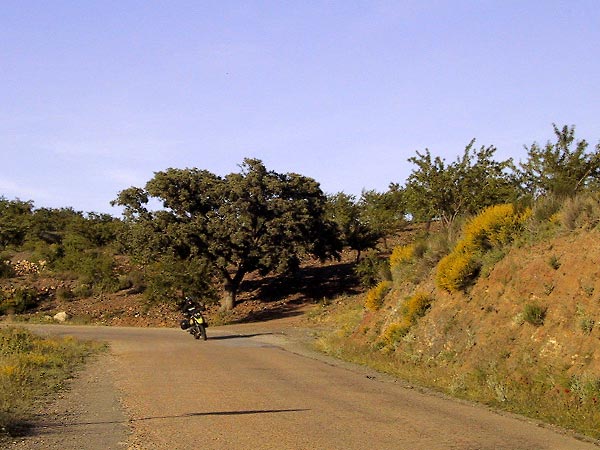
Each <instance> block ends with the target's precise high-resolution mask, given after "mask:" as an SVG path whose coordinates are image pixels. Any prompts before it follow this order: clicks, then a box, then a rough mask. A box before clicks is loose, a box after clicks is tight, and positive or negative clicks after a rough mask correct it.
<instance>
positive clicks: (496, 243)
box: [463, 204, 531, 251]
mask: <svg viewBox="0 0 600 450" xmlns="http://www.w3.org/2000/svg"><path fill="white" fill-rule="evenodd" d="M530 215H531V210H529V209H525V210H524V211H523V212H521V213H519V212H517V211H515V208H514V206H513V205H511V204H505V205H496V206H490V207H489V208H486V209H485V210H484V211H483V212H482V213H481V214H479V215H477V216H475V217H474V218H473V219H471V220H470V221H469V222H467V223H466V225H465V226H464V228H463V235H464V238H463V240H464V241H466V244H467V245H468V246H470V247H473V248H474V249H476V250H480V251H484V250H489V249H492V248H496V247H500V246H502V245H505V244H508V243H509V242H511V241H512V240H513V239H514V238H515V236H517V235H518V233H519V232H520V231H521V230H522V228H523V224H524V223H525V221H526V220H527V219H528V218H529V216H530Z"/></svg>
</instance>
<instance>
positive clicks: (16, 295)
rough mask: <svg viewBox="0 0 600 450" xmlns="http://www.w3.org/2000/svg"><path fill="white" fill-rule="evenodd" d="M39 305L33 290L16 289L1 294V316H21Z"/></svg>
mask: <svg viewBox="0 0 600 450" xmlns="http://www.w3.org/2000/svg"><path fill="white" fill-rule="evenodd" d="M37 303H38V294H37V292H36V291H35V290H33V289H27V288H16V289H12V290H10V291H8V292H7V291H2V292H0V314H19V313H22V312H24V311H26V310H27V309H28V308H30V307H32V306H34V305H36V304H37Z"/></svg>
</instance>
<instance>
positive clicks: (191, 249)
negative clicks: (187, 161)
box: [113, 159, 339, 309]
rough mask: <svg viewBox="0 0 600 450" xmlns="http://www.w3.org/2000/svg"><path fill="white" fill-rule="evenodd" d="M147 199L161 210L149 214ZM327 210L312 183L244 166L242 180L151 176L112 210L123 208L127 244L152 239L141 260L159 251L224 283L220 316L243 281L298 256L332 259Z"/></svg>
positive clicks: (254, 163) (197, 174)
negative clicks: (198, 265)
mask: <svg viewBox="0 0 600 450" xmlns="http://www.w3.org/2000/svg"><path fill="white" fill-rule="evenodd" d="M151 198H155V199H158V200H160V201H161V202H162V205H163V209H161V210H158V211H150V210H149V209H148V208H147V207H146V206H147V204H148V202H149V200H150V199H151ZM325 202H326V198H325V195H324V194H323V192H322V191H321V189H320V187H319V185H318V183H317V182H316V181H314V180H313V179H311V178H307V177H304V176H301V175H298V174H293V173H288V174H279V173H276V172H273V171H268V170H267V169H266V168H265V166H264V165H263V163H262V162H261V161H259V160H257V159H245V160H244V162H243V164H242V165H241V172H240V173H231V174H229V175H227V176H225V177H223V178H222V177H219V176H217V175H215V174H212V173H211V172H209V171H206V170H198V169H167V170H166V171H164V172H157V173H156V174H155V176H154V178H152V179H151V180H150V181H149V182H148V183H147V184H146V187H145V189H140V188H135V187H133V188H129V189H126V190H124V191H122V192H121V193H120V194H119V196H118V198H117V200H116V201H115V202H113V204H115V203H116V204H119V205H121V206H124V207H125V211H124V216H125V218H126V220H127V222H128V223H130V224H132V225H133V226H134V229H133V231H131V232H130V236H132V237H133V238H134V239H136V240H137V242H140V241H141V240H143V239H144V238H150V240H149V241H147V243H146V248H147V249H148V250H147V252H148V253H147V256H148V255H149V254H150V253H151V250H152V249H160V248H162V249H163V251H164V250H165V249H170V251H172V252H173V253H174V254H176V255H177V256H178V257H179V258H182V259H188V260H192V259H197V258H203V259H205V260H206V261H207V262H208V264H210V266H211V267H212V268H213V270H214V273H216V274H217V275H218V276H219V277H220V278H221V280H222V282H223V291H224V295H223V297H222V306H223V308H224V309H232V308H233V307H234V305H235V300H236V295H237V293H238V290H239V287H240V284H241V283H242V280H243V279H244V277H245V275H246V274H248V273H250V272H252V271H255V270H258V271H259V272H260V273H262V274H266V273H269V272H272V271H289V270H294V269H296V268H297V267H298V266H299V263H300V258H301V257H302V255H304V254H312V255H314V256H316V257H319V258H322V259H323V258H327V257H330V256H336V255H337V251H338V247H339V246H338V242H337V240H336V233H335V226H334V224H333V223H331V222H330V221H328V220H326V219H325ZM136 245H137V244H136Z"/></svg>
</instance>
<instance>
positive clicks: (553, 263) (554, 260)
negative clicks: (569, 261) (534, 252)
mask: <svg viewBox="0 0 600 450" xmlns="http://www.w3.org/2000/svg"><path fill="white" fill-rule="evenodd" d="M548 265H549V266H550V267H552V268H553V269H554V270H558V269H559V268H560V265H561V264H560V260H559V259H558V257H557V256H556V255H552V256H551V257H550V258H548Z"/></svg>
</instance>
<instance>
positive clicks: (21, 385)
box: [0, 327, 101, 435]
mask: <svg viewBox="0 0 600 450" xmlns="http://www.w3.org/2000/svg"><path fill="white" fill-rule="evenodd" d="M100 348H101V346H100V345H99V344H92V343H82V342H78V341H75V340H74V339H73V338H70V337H66V338H41V337H38V336H36V335H34V334H32V333H30V332H29V331H27V330H25V329H22V328H16V327H9V328H1V329H0V435H2V434H18V432H19V430H20V429H22V428H23V427H24V426H25V425H26V423H27V420H28V418H29V415H30V412H31V408H32V405H33V404H34V402H35V401H37V400H38V399H41V398H43V397H44V396H46V395H48V394H49V393H51V392H53V391H55V390H56V389H57V388H58V387H59V386H60V385H61V383H62V382H63V381H64V380H65V379H66V378H69V377H70V376H71V375H72V374H73V372H74V370H75V369H76V368H77V367H78V366H79V365H81V364H82V362H83V360H84V358H85V357H86V356H88V355H90V354H91V353H92V352H94V351H96V350H98V349H100Z"/></svg>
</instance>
